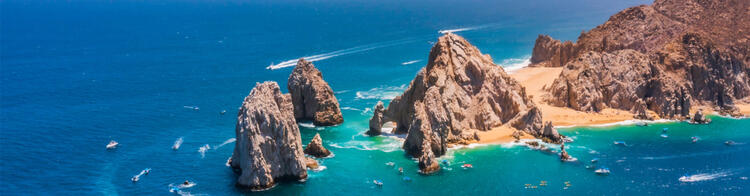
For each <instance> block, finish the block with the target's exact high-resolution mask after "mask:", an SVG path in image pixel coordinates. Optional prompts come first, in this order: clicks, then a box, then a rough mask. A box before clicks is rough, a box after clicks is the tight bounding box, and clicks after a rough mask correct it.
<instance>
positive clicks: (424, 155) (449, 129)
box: [373, 33, 559, 173]
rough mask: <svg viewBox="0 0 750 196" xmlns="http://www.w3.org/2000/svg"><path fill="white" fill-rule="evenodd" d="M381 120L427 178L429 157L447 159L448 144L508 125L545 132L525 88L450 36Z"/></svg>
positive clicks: (442, 39)
mask: <svg viewBox="0 0 750 196" xmlns="http://www.w3.org/2000/svg"><path fill="white" fill-rule="evenodd" d="M373 118H374V119H379V118H381V117H379V116H375V117H373ZM384 118H387V119H389V120H393V121H395V122H396V129H395V131H394V132H395V133H407V136H406V141H405V142H404V146H403V148H404V150H405V151H406V153H408V154H409V155H411V156H413V157H418V158H419V159H420V164H419V165H420V169H422V171H423V172H425V173H429V172H432V169H431V168H432V166H434V164H432V161H430V160H434V158H431V157H432V156H441V155H443V154H445V151H446V150H447V147H448V145H449V144H456V143H468V142H469V141H476V140H478V139H479V137H478V136H477V133H476V131H488V130H491V129H492V128H495V127H499V126H503V125H508V126H510V127H512V128H515V129H518V130H522V131H524V132H526V133H529V134H531V135H534V136H537V137H542V129H543V126H542V115H541V111H540V110H539V109H538V108H537V107H536V106H535V105H534V103H533V102H532V101H531V98H530V97H528V96H527V95H526V91H525V89H524V87H522V86H521V85H520V84H519V83H518V82H517V81H516V80H514V79H513V78H511V77H510V76H508V74H506V73H505V71H504V70H503V68H502V67H500V66H498V65H496V64H495V63H493V61H492V58H490V56H489V55H484V54H482V53H481V52H480V51H479V49H477V48H476V47H474V46H472V45H471V44H469V42H468V41H466V40H465V39H464V38H462V37H460V36H458V35H455V34H452V33H447V34H445V35H443V36H441V37H440V38H439V39H438V41H437V43H435V45H434V46H433V47H432V50H431V51H430V55H429V60H428V62H427V65H426V66H425V67H424V68H422V69H421V70H420V71H419V73H418V74H417V76H416V77H415V78H414V80H412V82H411V84H410V85H409V87H408V88H407V89H406V91H404V93H403V94H402V95H400V96H397V97H396V98H394V99H393V100H392V101H391V103H390V104H389V105H388V108H387V109H386V110H385V112H384ZM375 121H376V122H377V120H375ZM374 127H377V125H376V126H374ZM558 137H559V136H558ZM422 160H424V161H422Z"/></svg>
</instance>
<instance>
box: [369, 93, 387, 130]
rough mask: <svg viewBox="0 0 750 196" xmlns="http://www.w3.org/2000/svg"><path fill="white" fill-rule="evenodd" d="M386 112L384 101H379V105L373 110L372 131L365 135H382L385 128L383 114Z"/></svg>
mask: <svg viewBox="0 0 750 196" xmlns="http://www.w3.org/2000/svg"><path fill="white" fill-rule="evenodd" d="M384 112H385V107H384V106H383V102H382V101H378V104H376V105H375V107H374V108H373V109H372V113H373V114H372V118H370V129H368V130H367V132H366V133H365V134H367V135H369V136H376V135H380V133H381V132H382V130H381V129H382V128H383V123H385V122H383V120H384V119H383V117H384V116H383V113H384Z"/></svg>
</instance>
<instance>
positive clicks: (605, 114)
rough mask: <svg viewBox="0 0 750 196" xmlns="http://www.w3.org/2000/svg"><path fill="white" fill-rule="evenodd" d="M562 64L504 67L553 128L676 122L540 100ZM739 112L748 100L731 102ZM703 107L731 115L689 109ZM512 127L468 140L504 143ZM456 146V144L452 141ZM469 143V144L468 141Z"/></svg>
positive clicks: (748, 110)
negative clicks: (636, 117) (554, 104)
mask: <svg viewBox="0 0 750 196" xmlns="http://www.w3.org/2000/svg"><path fill="white" fill-rule="evenodd" d="M562 69H563V68H562V67H523V68H520V69H514V70H512V71H508V72H507V73H508V75H509V76H511V77H512V78H514V79H516V80H517V81H518V82H519V83H520V84H521V85H522V86H524V87H525V88H526V94H527V95H528V96H530V97H531V98H532V100H533V101H534V103H535V104H536V105H537V107H539V109H541V110H542V120H543V121H544V122H547V121H552V124H553V125H555V128H572V127H607V126H619V125H629V124H635V123H637V122H649V123H669V122H679V121H680V120H671V119H661V118H656V119H654V120H641V119H635V118H633V113H631V112H630V111H626V110H619V109H612V108H606V109H604V110H602V111H601V112H597V113H594V112H581V111H577V110H573V109H571V108H566V107H557V106H552V105H549V104H547V103H545V102H544V101H543V95H545V94H546V91H544V88H545V87H547V86H548V85H550V84H552V82H553V81H554V80H555V78H557V77H558V76H559V75H560V72H562ZM735 105H736V106H737V107H738V108H739V110H740V113H742V114H743V115H745V117H740V119H741V118H750V104H748V103H736V104H735ZM698 109H703V111H704V113H705V114H707V115H715V116H720V117H725V118H735V117H730V116H723V115H719V113H718V112H716V111H714V110H713V109H711V107H709V106H704V105H697V106H693V107H692V108H691V109H690V110H691V113H692V112H695V111H697V110H698ZM648 113H649V114H650V115H652V116H658V115H655V113H654V112H653V111H648ZM515 130H516V129H514V128H512V127H509V126H507V125H503V126H500V127H496V128H493V129H492V130H490V131H479V132H478V135H479V141H477V142H472V143H471V144H507V143H510V142H513V141H515V138H513V136H512V134H513V131H515ZM533 138H534V137H532V136H530V135H528V134H524V136H522V137H521V138H520V139H533ZM456 145H457V146H458V144H456ZM469 145H470V144H469Z"/></svg>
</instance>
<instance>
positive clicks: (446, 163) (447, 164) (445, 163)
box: [442, 160, 451, 166]
mask: <svg viewBox="0 0 750 196" xmlns="http://www.w3.org/2000/svg"><path fill="white" fill-rule="evenodd" d="M442 162H443V165H445V166H450V165H451V164H450V163H449V162H448V160H443V161H442Z"/></svg>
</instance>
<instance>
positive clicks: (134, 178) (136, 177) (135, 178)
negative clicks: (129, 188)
mask: <svg viewBox="0 0 750 196" xmlns="http://www.w3.org/2000/svg"><path fill="white" fill-rule="evenodd" d="M140 179H141V178H140V177H138V176H133V177H132V178H130V181H133V182H138V180H140Z"/></svg>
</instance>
